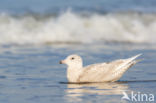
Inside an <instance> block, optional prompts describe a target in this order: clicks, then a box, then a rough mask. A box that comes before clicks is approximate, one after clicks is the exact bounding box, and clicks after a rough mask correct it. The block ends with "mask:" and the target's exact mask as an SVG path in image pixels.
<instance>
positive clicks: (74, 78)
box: [60, 54, 141, 83]
mask: <svg viewBox="0 0 156 103" xmlns="http://www.w3.org/2000/svg"><path fill="white" fill-rule="evenodd" d="M140 55H141V54H138V55H136V56H133V57H131V58H128V59H119V60H115V61H112V62H109V63H98V64H92V65H89V66H86V67H83V61H82V59H81V57H80V56H78V55H70V56H68V57H67V58H66V59H65V60H62V61H60V63H61V64H67V66H68V68H67V79H68V81H69V82H76V83H80V82H114V81H117V80H119V79H120V78H121V76H122V75H123V74H124V72H126V71H127V70H128V69H129V68H130V67H131V66H133V65H134V64H136V63H137V62H138V61H139V60H135V59H136V58H137V57H139V56H140Z"/></svg>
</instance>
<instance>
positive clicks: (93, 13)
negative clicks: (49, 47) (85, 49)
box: [0, 0, 156, 45]
mask: <svg viewBox="0 0 156 103" xmlns="http://www.w3.org/2000/svg"><path fill="white" fill-rule="evenodd" d="M155 28H156V1H155V0H148V1H147V0H139V1H138V0H96V1H95V0H2V1H0V44H20V45H21V44H53V43H106V42H109V43H110V42H119V43H122V42H125V43H148V44H153V43H154V44H155V43H156V29H155Z"/></svg>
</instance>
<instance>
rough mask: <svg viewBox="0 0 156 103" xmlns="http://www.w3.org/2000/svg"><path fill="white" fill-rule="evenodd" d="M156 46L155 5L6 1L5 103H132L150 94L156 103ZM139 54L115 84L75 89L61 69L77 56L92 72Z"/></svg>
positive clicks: (130, 0)
mask: <svg viewBox="0 0 156 103" xmlns="http://www.w3.org/2000/svg"><path fill="white" fill-rule="evenodd" d="M10 4H11V5H10ZM155 44H156V1H155V0H148V1H147V0H140V1H138V0H103V1H101V0H96V1H94V0H85V1H84V0H68V1H66V0H61V1H57V0H44V1H43V0H26V1H21V0H5V1H0V103H36V102H37V103H55V102H56V103H71V102H77V103H80V102H84V103H90V102H94V103H95V102H96V103H117V102H119V103H120V102H121V103H129V102H130V103H131V102H138V101H139V100H142V98H141V95H144V94H145V95H147V97H148V99H147V100H148V101H145V100H146V98H145V97H144V98H143V101H141V102H153V103H154V102H155V101H156V100H154V101H149V98H150V94H152V95H154V96H155V95H156V94H155V93H156V87H155V85H156V70H155V69H156V68H155V67H156V64H155V62H156V59H155V58H156V46H155ZM139 53H142V56H140V57H139V59H142V61H140V62H139V63H137V64H136V65H134V66H133V67H132V68H130V69H129V70H128V71H127V72H126V73H125V74H124V75H123V77H122V78H121V79H120V80H119V81H118V82H114V83H91V84H68V83H67V82H68V81H67V79H66V68H67V66H65V65H60V64H59V61H60V60H62V59H64V58H65V57H66V56H68V55H70V54H79V55H80V56H82V58H83V65H84V66H86V65H89V64H93V63H99V62H109V61H112V60H116V59H121V58H129V57H131V56H134V55H136V54H139ZM124 93H126V94H127V95H128V97H129V100H128V99H122V97H123V96H124ZM132 93H133V94H134V95H136V96H135V99H134V97H133V96H132ZM139 97H140V98H139ZM138 98H139V99H138ZM132 100H136V101H132Z"/></svg>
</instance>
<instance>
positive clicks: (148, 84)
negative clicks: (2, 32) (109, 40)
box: [0, 45, 156, 103]
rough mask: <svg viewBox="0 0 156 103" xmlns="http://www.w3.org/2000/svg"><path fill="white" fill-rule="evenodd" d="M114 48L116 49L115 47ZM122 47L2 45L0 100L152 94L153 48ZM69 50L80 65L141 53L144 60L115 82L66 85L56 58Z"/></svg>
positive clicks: (32, 102) (93, 99) (65, 101)
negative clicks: (79, 58) (81, 59)
mask: <svg viewBox="0 0 156 103" xmlns="http://www.w3.org/2000/svg"><path fill="white" fill-rule="evenodd" d="M62 46H63V47H62ZM102 46H103V45H102ZM116 46H117V45H116ZM118 47H120V49H116V48H118ZM126 47H127V46H126ZM126 47H124V46H122V47H121V46H119V45H118V46H117V47H116V48H109V47H104V46H103V48H101V47H99V46H97V45H95V46H93V45H87V50H86V49H84V46H82V45H70V46H69V45H66V46H65V45H60V46H56V47H53V46H24V47H23V46H4V47H2V48H1V53H0V68H1V70H0V71H1V73H0V74H1V76H0V88H1V89H0V102H2V103H12V102H13V103H21V102H22V103H28V102H29V103H35V102H38V103H44V102H46V103H51V102H57V103H69V102H97V103H100V102H101V101H104V102H109V103H114V102H115V101H118V102H120V101H121V97H122V91H126V92H127V91H128V92H131V91H134V92H136V93H137V92H141V93H153V94H155V93H156V88H155V85H156V81H155V78H156V76H155V74H156V71H155V66H156V64H155V61H156V60H155V57H156V51H155V50H153V49H145V50H142V49H135V47H134V48H133V49H126ZM131 47H133V45H131ZM72 53H77V54H79V55H81V56H82V57H83V59H84V65H88V64H92V63H96V62H103V61H111V60H115V59H119V58H128V57H131V56H133V55H136V54H138V53H143V55H142V56H141V57H140V58H144V60H143V61H142V62H140V63H138V64H136V65H135V66H133V67H132V68H131V69H129V70H128V71H127V72H126V73H125V74H124V76H123V77H122V78H121V79H120V82H117V83H94V84H67V83H66V82H67V80H66V69H65V68H66V66H65V65H60V64H59V60H62V59H64V58H65V57H66V55H68V54H72ZM151 80H153V81H151ZM122 81H124V82H122ZM128 92H127V93H128ZM121 102H126V101H121Z"/></svg>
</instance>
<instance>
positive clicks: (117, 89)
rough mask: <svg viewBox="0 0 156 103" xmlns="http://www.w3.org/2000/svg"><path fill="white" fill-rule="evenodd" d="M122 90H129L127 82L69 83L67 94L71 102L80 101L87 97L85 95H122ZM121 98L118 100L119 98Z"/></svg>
mask: <svg viewBox="0 0 156 103" xmlns="http://www.w3.org/2000/svg"><path fill="white" fill-rule="evenodd" d="M122 91H128V85H127V84H122V83H88V84H68V88H67V90H66V96H67V99H68V101H69V102H73V101H74V102H75V101H77V102H80V101H82V100H83V98H85V97H84V96H87V95H99V96H100V95H101V96H103V95H105V96H108V95H109V97H110V95H122ZM82 96H83V98H82ZM120 97H121V96H120ZM120 97H119V98H120ZM119 98H118V99H117V100H119ZM113 99H114V98H113ZM111 101H116V100H111Z"/></svg>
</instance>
